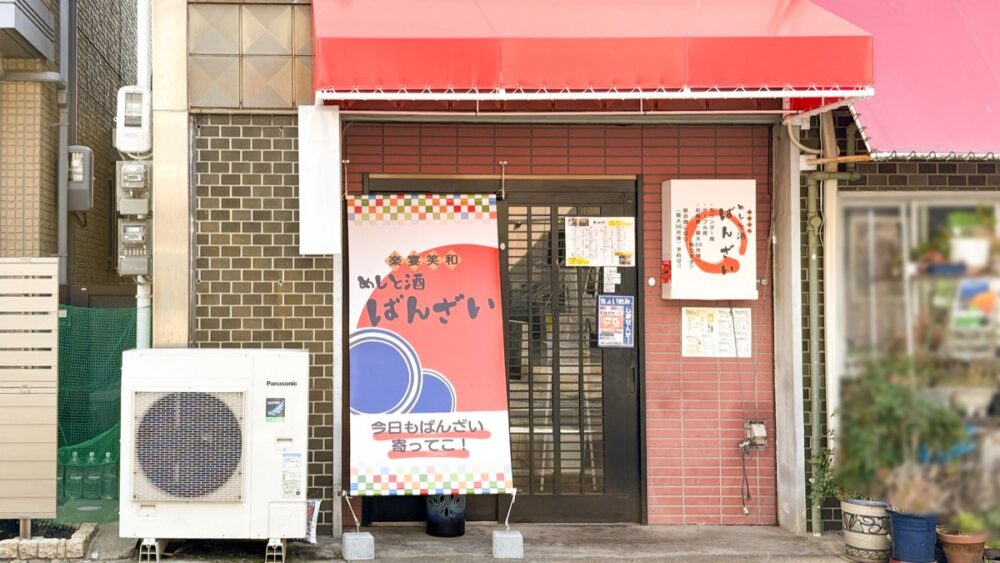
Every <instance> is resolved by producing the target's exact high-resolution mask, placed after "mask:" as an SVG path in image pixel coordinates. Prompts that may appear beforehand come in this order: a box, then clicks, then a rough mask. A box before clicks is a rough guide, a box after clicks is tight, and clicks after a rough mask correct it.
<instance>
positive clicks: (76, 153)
mask: <svg viewBox="0 0 1000 563" xmlns="http://www.w3.org/2000/svg"><path fill="white" fill-rule="evenodd" d="M67 153H68V154H67V159H68V161H69V162H68V166H67V167H66V175H67V195H68V197H67V198H66V205H67V209H69V210H70V211H90V210H91V209H93V208H94V151H92V150H90V147H84V146H80V145H73V146H70V147H68V148H67Z"/></svg>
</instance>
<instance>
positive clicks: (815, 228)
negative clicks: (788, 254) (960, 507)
mask: <svg viewBox="0 0 1000 563" xmlns="http://www.w3.org/2000/svg"><path fill="white" fill-rule="evenodd" d="M860 177H861V174H860V173H858V172H812V173H810V174H809V175H808V176H807V177H806V221H807V234H808V237H807V239H806V244H807V246H808V251H809V269H808V274H809V387H810V389H809V391H810V397H809V399H810V401H809V406H810V409H809V415H810V418H809V424H810V426H811V429H812V433H811V435H810V439H811V441H810V444H811V449H812V454H813V455H812V460H811V463H812V473H813V475H815V474H816V471H817V467H816V459H817V457H816V456H817V454H821V453H822V448H821V446H820V444H821V442H822V439H823V436H822V432H820V425H821V417H820V408H821V405H822V400H821V395H820V385H821V378H820V373H819V371H820V363H819V257H818V256H817V254H818V251H819V240H820V231H821V229H822V226H823V219H822V217H821V216H820V213H819V183H820V182H825V181H829V180H846V181H853V180H857V179H858V178H860ZM822 526H823V522H822V518H821V517H820V505H819V503H813V504H812V530H813V534H814V535H819V534H820V533H822V529H823V528H822Z"/></svg>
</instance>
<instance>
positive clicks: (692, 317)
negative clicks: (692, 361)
mask: <svg viewBox="0 0 1000 563" xmlns="http://www.w3.org/2000/svg"><path fill="white" fill-rule="evenodd" d="M751 327H752V325H751V324H750V309H749V308H730V307H683V308H682V309H681V355H682V356H684V357H686V358H749V357H750V353H751V349H750V348H751V347H750V344H751Z"/></svg>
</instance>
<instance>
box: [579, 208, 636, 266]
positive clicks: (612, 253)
mask: <svg viewBox="0 0 1000 563" xmlns="http://www.w3.org/2000/svg"><path fill="white" fill-rule="evenodd" d="M566 265H567V266H613V267H632V266H635V217H566Z"/></svg>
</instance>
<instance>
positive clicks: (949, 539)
mask: <svg viewBox="0 0 1000 563" xmlns="http://www.w3.org/2000/svg"><path fill="white" fill-rule="evenodd" d="M937 538H938V541H940V542H941V545H942V546H943V547H944V554H945V556H947V558H948V563H982V561H983V552H984V551H986V534H969V535H960V534H957V533H953V532H951V531H949V530H938V532H937Z"/></svg>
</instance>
